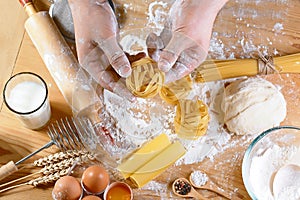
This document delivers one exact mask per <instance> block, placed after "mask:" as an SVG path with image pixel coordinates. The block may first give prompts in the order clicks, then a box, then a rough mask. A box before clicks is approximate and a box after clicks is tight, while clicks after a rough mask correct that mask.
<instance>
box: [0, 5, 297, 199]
mask: <svg viewBox="0 0 300 200" xmlns="http://www.w3.org/2000/svg"><path fill="white" fill-rule="evenodd" d="M151 2H154V1H152V0H146V1H138V0H131V1H130V0H116V1H115V3H116V7H117V15H118V18H119V21H120V25H121V28H122V29H124V30H126V29H133V28H138V27H141V26H146V25H148V26H151V24H148V21H147V20H148V17H149V15H148V14H149V12H150V11H149V7H148V5H149V4H150V3H151ZM159 2H163V1H159ZM167 2H172V1H171V0H170V1H167ZM276 2H277V3H276ZM284 2H285V4H284V5H283V4H281V1H280V2H279V1H274V2H272V1H264V2H263V3H260V4H257V1H241V2H240V3H237V2H236V1H229V2H228V4H227V5H226V6H225V8H224V9H223V10H222V11H221V12H220V14H219V15H218V18H217V20H216V23H215V26H214V34H216V33H218V36H217V39H218V40H219V41H222V42H220V43H218V44H222V45H224V46H225V47H228V48H227V50H228V51H226V52H223V54H224V56H227V58H228V57H229V56H230V54H231V53H234V55H235V57H241V58H243V57H245V55H246V53H248V55H250V54H251V52H245V49H244V48H245V46H246V45H248V47H249V45H253V46H255V47H259V46H260V45H261V44H264V45H266V46H268V51H269V52H270V53H271V54H273V53H274V52H275V50H276V54H279V55H286V54H292V53H297V52H299V51H300V49H299V48H300V44H299V41H300V30H299V29H300V20H299V17H300V15H299V14H298V13H297V10H299V9H300V3H299V1H296V0H289V1H288V3H286V1H284ZM34 3H35V5H36V6H37V7H38V8H39V9H40V10H47V9H48V8H49V2H48V1H47V0H39V1H38V0H36V1H34ZM169 5H170V3H168V6H169ZM0 6H1V8H2V11H1V13H0V15H1V16H0V20H1V21H0V29H1V31H0V36H1V37H0V45H1V54H0V69H1V76H0V89H1V92H2V90H3V85H4V83H5V81H6V80H7V79H8V78H9V77H10V76H11V75H12V74H15V73H18V72H21V71H31V72H34V73H37V74H39V75H41V76H42V77H43V78H44V79H45V81H46V82H47V85H48V87H49V91H50V92H49V95H50V102H51V109H52V117H51V121H54V120H56V119H59V118H61V117H64V116H69V115H72V111H71V109H70V108H69V106H68V105H67V103H66V101H65V100H64V98H63V96H62V94H61V92H60V91H59V89H58V87H57V86H56V84H55V82H54V80H53V79H52V77H51V75H50V73H49V72H48V71H47V68H46V67H45V65H44V63H43V61H42V59H41V58H40V56H39V54H38V52H37V50H36V49H35V47H34V45H33V44H32V42H31V40H30V38H29V37H28V35H27V34H26V33H25V31H24V28H23V25H24V21H25V20H26V18H27V17H26V15H25V13H23V11H22V10H23V9H22V8H21V6H20V5H19V4H18V1H17V0H15V1H6V2H2V3H1V2H0ZM266 8H270V9H266ZM162 9H166V10H167V9H168V7H166V8H164V7H162ZM246 10H248V11H249V12H250V11H253V12H254V11H256V14H257V16H256V17H253V16H255V13H249V12H248V13H247V12H246ZM16 13H17V14H16ZM262 13H264V14H262ZM275 13H281V14H282V16H284V18H283V19H282V20H284V21H278V20H279V19H278V18H277V17H276V16H275ZM4 19H8V20H4ZM276 23H277V25H280V24H281V25H282V29H280V30H277V29H276V30H275V29H274V27H275V26H276ZM224 27H226V28H224ZM278 31H279V32H278ZM239 36H242V38H243V40H241V39H240V40H239V39H238V38H239ZM250 39H251V40H250ZM249 41H251V42H253V43H252V44H250V43H248V44H247V42H249ZM243 42H244V43H243ZM215 44H216V43H215ZM233 47H235V48H233ZM261 50H265V49H261ZM253 51H257V49H254V50H253ZM210 56H211V57H212V58H219V56H220V54H217V53H216V52H215V51H213V48H212V49H211V52H210ZM265 78H266V79H268V80H270V81H272V82H274V83H276V84H278V85H280V86H281V87H282V91H283V94H284V96H285V97H286V100H287V102H288V116H287V118H286V120H285V121H284V122H283V124H289V125H297V126H300V122H299V121H297V120H298V119H299V116H300V106H298V102H299V100H300V95H299V94H300V93H299V92H300V91H299V86H300V81H299V80H300V79H299V78H300V77H299V75H298V74H287V75H281V76H279V75H270V76H266V77H265ZM0 103H1V112H0V165H2V164H5V163H7V162H8V161H11V160H13V161H18V160H19V159H21V158H22V157H24V156H26V155H27V154H29V153H30V152H33V151H34V150H36V149H37V148H39V147H41V146H42V145H43V144H45V143H47V142H48V141H49V137H48V136H47V134H46V129H42V130H39V131H33V130H29V129H26V128H24V126H23V125H22V124H21V123H20V122H19V120H18V119H17V118H16V117H15V116H14V115H13V114H12V113H11V112H10V111H9V110H8V109H7V108H6V106H5V105H4V104H3V100H2V95H1V97H0ZM230 142H232V144H234V145H232V146H231V147H230V148H227V149H226V150H224V151H222V152H220V153H219V154H217V155H216V156H214V158H213V159H205V160H203V161H202V162H201V163H195V164H191V165H183V166H180V168H179V169H178V167H170V168H169V169H168V170H167V171H165V172H164V173H163V174H162V175H160V176H159V177H158V178H156V179H155V180H156V181H157V182H158V183H162V184H164V185H166V186H167V189H166V192H164V193H162V192H161V191H157V190H154V191H153V190H145V189H144V190H142V189H135V190H134V195H135V199H138V200H140V199H142V200H144V199H175V197H174V196H173V195H172V193H171V191H170V184H171V182H172V180H174V179H176V178H177V177H181V176H182V177H187V176H188V174H189V173H190V172H191V171H192V170H193V169H198V168H201V169H206V171H207V173H208V174H209V176H210V177H211V178H212V180H213V181H215V182H216V183H217V184H218V185H219V186H220V188H222V189H224V190H225V191H226V192H228V194H229V195H231V198H232V199H250V197H249V196H248V194H247V191H246V190H245V187H244V184H243V181H242V177H241V162H242V158H243V153H244V151H245V149H246V147H247V144H246V143H243V144H241V143H239V137H233V138H232V140H231V141H230ZM57 150H58V149H57V148H56V147H55V146H53V147H51V148H49V149H47V150H45V151H42V152H40V153H39V154H38V155H36V157H35V158H32V159H30V160H28V161H27V162H29V163H30V162H31V161H32V160H33V159H36V158H38V157H43V156H46V155H49V154H50V153H54V152H57ZM29 173H30V171H28V170H27V171H26V170H20V171H19V172H16V173H15V174H13V175H11V176H10V177H8V178H6V179H5V180H3V181H0V184H1V183H4V182H6V181H9V180H13V179H15V178H19V177H21V176H24V175H26V174H29ZM52 186H53V185H49V186H44V187H38V188H33V187H31V186H26V187H21V188H18V189H13V190H11V191H9V192H6V193H3V194H0V199H1V200H11V199H16V200H18V199H31V200H46V199H51V190H52ZM201 192H202V193H203V194H204V195H206V196H209V197H210V198H211V199H223V198H222V197H218V196H216V195H214V194H213V193H210V192H207V191H201ZM176 199H177V198H176Z"/></svg>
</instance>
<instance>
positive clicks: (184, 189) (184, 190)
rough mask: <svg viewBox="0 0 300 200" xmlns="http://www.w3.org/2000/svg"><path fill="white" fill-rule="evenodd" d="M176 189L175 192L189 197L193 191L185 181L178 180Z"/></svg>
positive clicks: (175, 185)
mask: <svg viewBox="0 0 300 200" xmlns="http://www.w3.org/2000/svg"><path fill="white" fill-rule="evenodd" d="M174 187H175V192H176V193H177V194H180V195H187V194H188V193H189V192H190V191H191V189H192V187H191V185H190V184H189V183H187V182H185V181H183V180H177V181H176V182H175V184H174Z"/></svg>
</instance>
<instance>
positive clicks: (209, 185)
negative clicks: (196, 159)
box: [189, 170, 231, 199]
mask: <svg viewBox="0 0 300 200" xmlns="http://www.w3.org/2000/svg"><path fill="white" fill-rule="evenodd" d="M193 173H199V174H198V175H200V176H201V177H199V178H201V179H202V181H201V185H199V184H196V183H195V182H194V181H193V178H192V176H193ZM189 179H190V182H191V184H192V186H193V187H195V188H198V189H204V190H209V191H212V192H215V193H216V194H218V195H221V196H223V197H225V198H227V199H231V197H230V196H229V194H228V193H227V192H225V191H224V190H222V189H221V188H220V187H219V186H217V185H216V184H215V183H214V182H213V181H212V180H211V179H210V178H209V177H208V176H207V174H206V173H205V172H202V171H198V170H197V171H194V172H192V173H191V174H190V176H189Z"/></svg>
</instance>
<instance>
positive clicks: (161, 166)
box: [130, 141, 186, 187]
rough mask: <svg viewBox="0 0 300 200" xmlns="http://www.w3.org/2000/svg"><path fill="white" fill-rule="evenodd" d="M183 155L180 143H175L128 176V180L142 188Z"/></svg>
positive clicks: (184, 151)
mask: <svg viewBox="0 0 300 200" xmlns="http://www.w3.org/2000/svg"><path fill="white" fill-rule="evenodd" d="M185 153H186V150H185V148H184V147H183V146H182V144H181V143H180V142H178V141H177V142H175V143H173V144H170V145H169V146H168V147H166V148H165V149H164V150H163V151H162V152H160V153H159V154H157V155H156V156H155V157H154V158H152V159H151V160H150V161H148V162H147V163H145V164H144V165H143V166H142V167H140V168H139V169H137V170H136V171H135V172H134V173H133V174H132V175H131V176H130V180H131V181H132V182H133V183H135V184H136V185H137V186H138V187H143V186H144V185H145V184H146V183H148V182H149V181H151V180H152V179H154V178H156V177H157V176H158V175H160V174H161V173H162V172H163V171H165V170H166V169H167V168H168V167H169V166H171V165H172V164H173V163H175V162H176V160H178V159H179V158H180V157H181V156H183V155H184V154H185Z"/></svg>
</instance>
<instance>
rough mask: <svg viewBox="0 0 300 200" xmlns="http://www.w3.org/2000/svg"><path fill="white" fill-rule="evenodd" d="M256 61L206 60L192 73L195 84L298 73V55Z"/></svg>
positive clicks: (299, 64)
mask: <svg viewBox="0 0 300 200" xmlns="http://www.w3.org/2000/svg"><path fill="white" fill-rule="evenodd" d="M258 57H259V58H258V59H235V60H207V61H205V62H204V63H202V64H201V65H200V66H199V67H198V68H197V69H195V71H194V72H193V77H194V79H195V81H196V82H209V81H216V80H222V79H228V78H236V77H241V76H255V75H267V74H272V73H300V53H297V54H291V55H286V56H278V57H270V56H262V55H261V54H259V56H258Z"/></svg>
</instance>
